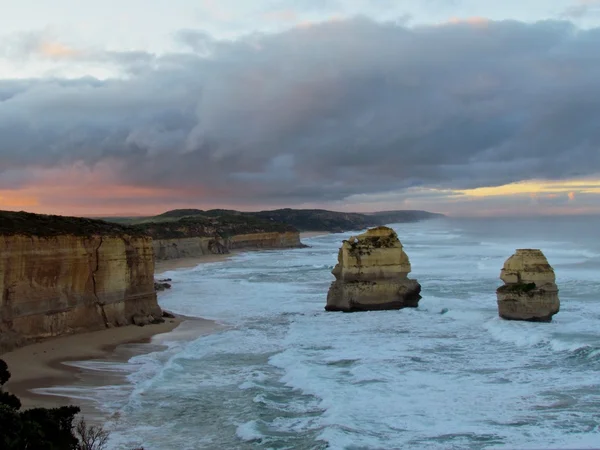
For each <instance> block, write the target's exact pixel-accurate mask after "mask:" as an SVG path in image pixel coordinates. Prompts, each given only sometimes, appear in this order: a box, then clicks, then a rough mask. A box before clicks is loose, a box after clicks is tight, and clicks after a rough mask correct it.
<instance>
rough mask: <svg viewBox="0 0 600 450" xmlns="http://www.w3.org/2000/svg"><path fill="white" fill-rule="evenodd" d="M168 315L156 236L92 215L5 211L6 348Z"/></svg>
mask: <svg viewBox="0 0 600 450" xmlns="http://www.w3.org/2000/svg"><path fill="white" fill-rule="evenodd" d="M161 317H162V311H161V309H160V307H159V306H158V303H157V300H156V292H155V290H154V253H153V248H152V239H151V238H150V237H148V236H145V235H144V234H143V233H141V232H140V231H139V230H136V229H133V228H129V227H123V226H119V225H116V224H109V223H106V222H102V221H96V220H91V219H82V218H73V217H61V216H45V215H38V214H29V213H23V212H20V213H15V212H4V211H0V353H2V352H4V351H8V350H9V349H11V348H14V347H16V346H19V345H22V344H25V343H27V342H29V341H32V340H36V339H40V338H45V337H50V336H58V335H62V334H69V333H75V332H82V331H92V330H98V329H102V328H110V327H114V326H122V325H128V324H131V323H134V321H135V322H136V323H145V322H151V321H160V320H162V319H161Z"/></svg>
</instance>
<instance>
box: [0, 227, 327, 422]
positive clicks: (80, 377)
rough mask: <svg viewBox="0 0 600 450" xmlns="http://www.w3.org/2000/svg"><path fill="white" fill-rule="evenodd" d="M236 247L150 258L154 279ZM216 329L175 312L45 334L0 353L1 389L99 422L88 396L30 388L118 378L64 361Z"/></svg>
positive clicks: (222, 257)
mask: <svg viewBox="0 0 600 450" xmlns="http://www.w3.org/2000/svg"><path fill="white" fill-rule="evenodd" d="M328 234H330V233H329V232H326V231H308V232H302V233H300V237H301V239H309V238H313V237H318V236H323V235H328ZM242 252H244V250H234V251H231V252H230V253H227V254H214V255H212V254H211V255H201V256H198V257H190V258H180V259H172V260H163V261H156V262H155V272H154V273H155V277H156V278H157V279H158V278H160V277H161V276H163V274H164V273H166V272H169V271H174V270H180V269H186V268H192V267H196V266H198V265H200V264H206V263H217V262H223V261H227V260H228V259H230V258H231V257H233V256H235V255H237V254H239V253H242ZM159 298H160V293H159ZM222 328H223V327H222V326H221V325H219V324H217V323H216V322H214V321H211V320H207V319H202V318H196V317H183V316H176V317H175V318H167V319H166V320H165V322H164V323H162V324H157V325H146V326H144V327H139V326H136V325H128V326H125V327H118V328H110V329H105V330H99V331H92V332H87V333H78V334H72V335H67V336H59V337H55V338H49V339H47V340H44V341H42V342H38V343H33V344H29V345H26V346H24V347H21V348H18V349H16V350H13V351H11V352H8V353H4V354H2V355H0V359H4V361H5V362H6V363H7V364H8V367H9V370H10V372H11V378H10V380H9V381H8V382H7V383H6V384H5V385H4V390H5V391H7V392H10V393H12V394H15V395H16V396H17V397H19V399H20V400H21V403H22V408H23V409H28V408H36V407H43V408H55V407H60V406H66V405H76V406H79V407H80V408H81V413H82V414H83V415H84V416H85V417H86V420H88V422H94V421H99V419H102V418H104V414H103V413H101V412H100V411H99V410H97V409H96V407H95V403H94V401H93V400H92V399H86V398H73V397H69V396H67V395H60V394H56V393H52V394H51V393H40V392H36V391H39V390H44V389H49V388H53V387H58V386H60V387H67V388H68V387H75V386H79V387H84V388H85V387H86V386H88V387H90V388H93V387H97V386H106V385H109V384H118V383H123V382H124V380H122V379H120V378H122V377H119V375H118V374H117V375H115V374H111V373H108V372H95V371H93V370H89V369H83V368H79V367H77V366H76V365H71V364H69V363H72V362H76V361H89V360H101V361H114V362H127V361H128V360H129V359H131V358H132V357H134V356H137V355H142V354H146V353H149V352H152V351H158V350H160V349H161V348H166V347H165V346H164V342H165V341H190V340H193V339H195V338H197V337H199V336H201V335H207V334H210V333H213V332H216V331H218V330H220V329H222Z"/></svg>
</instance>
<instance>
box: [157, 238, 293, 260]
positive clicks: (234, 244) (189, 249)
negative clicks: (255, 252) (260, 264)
mask: <svg viewBox="0 0 600 450" xmlns="http://www.w3.org/2000/svg"><path fill="white" fill-rule="evenodd" d="M153 246H154V253H155V254H156V259H157V260H166V259H178V258H189V257H195V256H202V255H211V254H223V253H229V252H230V251H231V250H241V249H248V250H251V249H277V248H298V247H303V245H302V243H301V242H300V233H299V232H297V231H287V232H269V233H248V234H239V235H235V236H231V237H230V238H224V239H222V238H215V237H187V238H177V239H155V240H154V242H153Z"/></svg>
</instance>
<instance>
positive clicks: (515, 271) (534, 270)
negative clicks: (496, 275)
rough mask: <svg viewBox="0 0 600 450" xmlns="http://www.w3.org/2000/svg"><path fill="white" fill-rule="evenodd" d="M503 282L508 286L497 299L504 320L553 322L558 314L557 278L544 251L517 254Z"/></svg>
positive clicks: (502, 274) (506, 265) (507, 264)
mask: <svg viewBox="0 0 600 450" xmlns="http://www.w3.org/2000/svg"><path fill="white" fill-rule="evenodd" d="M500 279H501V280H502V281H504V283H505V284H504V286H501V287H499V288H498V290H497V291H496V295H497V297H498V313H499V315H500V317H502V318H503V319H508V320H527V321H530V322H550V321H551V320H552V316H554V314H556V313H558V311H559V309H560V301H559V299H558V288H557V286H556V283H555V281H556V277H555V275H554V270H553V269H552V267H551V266H550V264H548V260H547V259H546V257H545V256H544V254H543V253H542V252H541V250H535V249H519V250H517V252H516V253H515V254H514V255H512V256H511V257H510V258H508V259H507V260H506V262H505V263H504V267H503V268H502V270H501V271H500Z"/></svg>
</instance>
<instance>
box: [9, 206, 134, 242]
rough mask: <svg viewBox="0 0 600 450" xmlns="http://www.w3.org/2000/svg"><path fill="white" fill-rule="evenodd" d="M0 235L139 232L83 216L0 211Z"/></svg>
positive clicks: (117, 233) (114, 234) (76, 234)
mask: <svg viewBox="0 0 600 450" xmlns="http://www.w3.org/2000/svg"><path fill="white" fill-rule="evenodd" d="M0 235H8V236H14V235H25V236H40V237H52V236H59V235H74V236H93V235H109V236H122V235H143V232H142V231H141V230H139V229H137V228H133V227H129V226H123V225H118V224H115V223H109V222H105V221H103V220H94V219H86V218H83V217H68V216H51V215H44V214H33V213H28V212H23V211H21V212H13V211H0Z"/></svg>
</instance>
